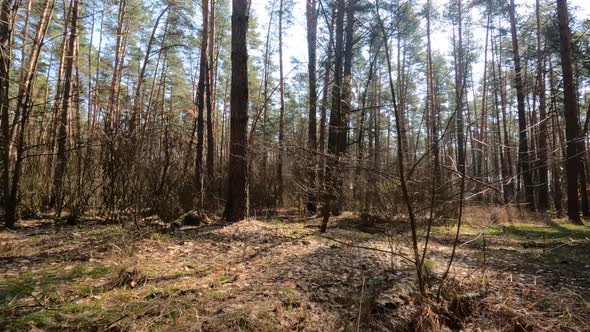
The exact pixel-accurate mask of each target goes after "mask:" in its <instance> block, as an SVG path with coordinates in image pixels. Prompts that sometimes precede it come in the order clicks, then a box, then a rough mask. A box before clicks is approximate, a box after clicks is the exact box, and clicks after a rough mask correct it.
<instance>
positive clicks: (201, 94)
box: [194, 0, 209, 208]
mask: <svg viewBox="0 0 590 332" xmlns="http://www.w3.org/2000/svg"><path fill="white" fill-rule="evenodd" d="M201 7H202V9H203V24H202V32H201V57H200V62H199V82H198V83H197V155H196V160H195V180H194V187H195V192H196V193H197V194H198V197H197V199H198V200H199V202H200V204H199V207H200V208H202V207H203V206H202V203H203V195H204V193H203V146H204V129H205V128H204V127H205V126H204V120H205V119H204V112H205V93H206V91H205V86H206V85H207V83H206V81H207V76H208V75H207V72H208V70H209V68H208V64H207V44H208V40H209V0H202V2H201Z"/></svg>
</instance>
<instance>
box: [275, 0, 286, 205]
mask: <svg viewBox="0 0 590 332" xmlns="http://www.w3.org/2000/svg"><path fill="white" fill-rule="evenodd" d="M283 10H284V0H279V101H280V104H279V151H278V156H277V192H276V196H275V201H276V206H277V207H281V206H282V205H283V157H284V156H283V144H284V143H283V140H284V139H285V137H284V135H285V133H284V131H285V77H284V76H283V75H284V73H283V15H284V13H283Z"/></svg>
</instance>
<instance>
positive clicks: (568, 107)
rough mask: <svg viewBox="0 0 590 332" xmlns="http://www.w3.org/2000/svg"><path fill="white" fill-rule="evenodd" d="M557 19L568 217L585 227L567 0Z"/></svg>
mask: <svg viewBox="0 0 590 332" xmlns="http://www.w3.org/2000/svg"><path fill="white" fill-rule="evenodd" d="M557 17H558V25H559V37H560V38H559V46H560V47H559V51H560V54H561V68H562V72H563V93H564V98H563V103H564V109H565V136H566V140H567V141H566V146H567V148H566V155H567V159H566V164H565V165H566V176H567V215H568V218H569V220H570V221H571V222H573V223H577V224H581V223H582V221H581V219H580V206H579V202H578V169H577V168H578V166H579V161H578V157H577V144H576V140H578V139H579V137H578V126H579V124H578V103H577V100H576V90H575V86H574V71H573V66H572V43H571V33H570V28H569V15H568V12H567V0H557Z"/></svg>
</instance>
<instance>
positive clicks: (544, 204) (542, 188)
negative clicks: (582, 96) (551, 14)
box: [535, 0, 549, 212]
mask: <svg viewBox="0 0 590 332" xmlns="http://www.w3.org/2000/svg"><path fill="white" fill-rule="evenodd" d="M535 16H536V20H537V94H538V95H539V117H540V119H539V120H540V125H539V139H538V140H539V144H538V145H537V147H538V152H537V158H538V160H539V162H538V167H537V172H538V174H539V190H538V193H539V195H538V197H539V207H538V208H539V211H541V212H545V211H546V210H547V209H548V208H549V176H548V167H547V165H548V160H547V149H548V146H547V108H546V105H547V102H546V97H545V73H544V70H545V57H544V55H543V46H542V45H541V42H542V40H541V34H542V32H541V5H540V0H536V3H535Z"/></svg>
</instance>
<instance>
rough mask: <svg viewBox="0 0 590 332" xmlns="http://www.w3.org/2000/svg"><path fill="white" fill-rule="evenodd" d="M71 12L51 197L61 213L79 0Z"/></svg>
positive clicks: (53, 204) (71, 0) (72, 1)
mask: <svg viewBox="0 0 590 332" xmlns="http://www.w3.org/2000/svg"><path fill="white" fill-rule="evenodd" d="M70 7H71V8H72V9H71V13H70V17H69V21H70V36H69V38H68V46H67V52H66V63H65V70H64V92H63V96H62V107H61V113H60V116H59V128H58V134H57V163H56V165H55V175H54V178H53V197H52V198H51V202H52V204H51V207H52V208H53V209H54V210H56V211H57V214H58V215H59V214H60V213H61V209H62V206H63V198H64V197H63V192H64V188H63V185H64V175H65V171H66V166H67V162H68V153H67V146H66V145H67V144H66V143H67V129H68V113H69V112H70V108H71V104H72V99H73V98H72V93H73V87H74V84H73V83H74V82H73V71H74V61H75V57H74V55H75V51H76V38H77V37H78V36H77V34H78V12H79V1H78V0H70Z"/></svg>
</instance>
